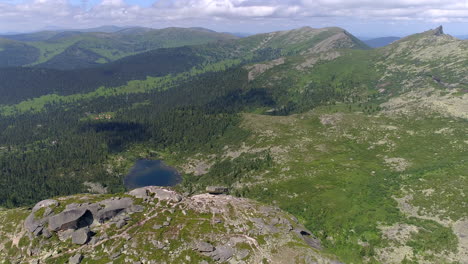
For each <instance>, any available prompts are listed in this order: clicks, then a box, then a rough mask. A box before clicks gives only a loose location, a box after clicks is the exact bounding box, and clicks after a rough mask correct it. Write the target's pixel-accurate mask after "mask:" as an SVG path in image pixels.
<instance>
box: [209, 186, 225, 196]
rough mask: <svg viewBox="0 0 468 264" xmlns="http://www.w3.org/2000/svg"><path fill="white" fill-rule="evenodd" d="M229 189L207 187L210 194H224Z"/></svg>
mask: <svg viewBox="0 0 468 264" xmlns="http://www.w3.org/2000/svg"><path fill="white" fill-rule="evenodd" d="M228 190H229V189H228V188H226V187H223V186H208V187H206V191H207V192H208V193H209V194H223V193H227V192H228Z"/></svg>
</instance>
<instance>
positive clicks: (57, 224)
mask: <svg viewBox="0 0 468 264" xmlns="http://www.w3.org/2000/svg"><path fill="white" fill-rule="evenodd" d="M92 223H93V214H92V213H91V212H90V211H89V210H88V209H86V208H76V209H71V210H67V211H63V212H61V213H59V214H57V215H54V216H51V217H50V218H49V229H50V230H52V231H59V230H65V229H78V228H81V227H85V226H89V225H91V224H92Z"/></svg>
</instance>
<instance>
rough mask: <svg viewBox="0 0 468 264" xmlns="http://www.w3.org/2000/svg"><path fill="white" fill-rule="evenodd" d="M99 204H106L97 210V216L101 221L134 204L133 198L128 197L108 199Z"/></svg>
mask: <svg viewBox="0 0 468 264" xmlns="http://www.w3.org/2000/svg"><path fill="white" fill-rule="evenodd" d="M99 204H100V205H102V206H104V208H103V209H101V210H99V211H97V213H96V214H95V218H96V219H97V220H98V221H99V222H104V221H107V220H110V219H112V218H114V217H115V216H117V215H118V214H120V213H123V212H125V211H126V210H127V209H129V208H131V207H132V205H133V199H131V198H128V197H125V198H122V199H118V200H115V199H114V200H113V199H108V200H104V201H102V202H100V203H99Z"/></svg>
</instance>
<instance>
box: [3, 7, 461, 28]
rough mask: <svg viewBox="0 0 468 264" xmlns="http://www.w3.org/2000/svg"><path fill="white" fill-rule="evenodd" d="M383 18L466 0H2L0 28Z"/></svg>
mask: <svg viewBox="0 0 468 264" xmlns="http://www.w3.org/2000/svg"><path fill="white" fill-rule="evenodd" d="M327 17H328V18H333V19H353V20H356V19H367V20H381V21H401V20H407V21H412V20H414V21H427V22H451V21H455V22H467V21H468V0H380V1H376V0H270V1H268V0H159V1H156V2H155V3H154V4H153V5H152V6H150V7H140V6H137V5H129V4H127V3H126V2H125V1H124V0H101V2H100V3H98V4H97V5H95V6H93V7H92V8H90V9H88V10H83V9H81V8H80V6H78V5H72V4H70V2H69V0H24V1H23V2H19V3H18V2H16V1H8V2H6V3H5V2H3V3H0V30H2V31H12V30H25V29H39V28H44V27H46V26H58V27H64V28H70V27H91V26H97V25H103V24H115V25H142V26H158V25H166V24H171V23H172V24H174V23H175V24H184V25H185V24H189V22H188V21H192V22H196V21H204V22H205V23H209V22H210V21H211V22H212V23H217V22H216V21H220V20H221V21H230V22H231V23H241V22H246V21H254V22H256V23H260V22H259V21H262V22H261V23H268V21H278V19H279V20H282V21H283V22H284V23H289V21H300V20H304V21H307V20H310V19H320V18H327Z"/></svg>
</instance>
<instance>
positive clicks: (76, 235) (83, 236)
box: [72, 228, 90, 245]
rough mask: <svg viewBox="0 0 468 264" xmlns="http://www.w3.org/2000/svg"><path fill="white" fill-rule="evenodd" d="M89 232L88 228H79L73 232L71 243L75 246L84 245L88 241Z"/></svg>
mask: <svg viewBox="0 0 468 264" xmlns="http://www.w3.org/2000/svg"><path fill="white" fill-rule="evenodd" d="M89 235H90V231H89V229H88V228H81V229H78V230H76V231H75V232H73V234H72V243H73V244H77V245H84V244H86V242H88V240H89Z"/></svg>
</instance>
